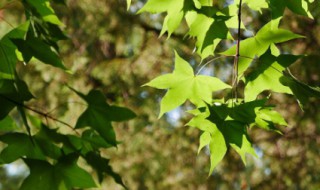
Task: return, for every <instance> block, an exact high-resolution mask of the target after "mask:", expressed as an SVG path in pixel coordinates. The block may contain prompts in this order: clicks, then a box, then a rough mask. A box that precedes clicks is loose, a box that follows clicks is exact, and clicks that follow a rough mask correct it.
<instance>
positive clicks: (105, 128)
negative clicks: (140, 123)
mask: <svg viewBox="0 0 320 190" xmlns="http://www.w3.org/2000/svg"><path fill="white" fill-rule="evenodd" d="M72 90H73V91H74V92H76V93H77V94H78V95H79V96H80V97H81V98H82V99H83V100H85V101H86V102H87V103H88V108H87V109H86V110H85V111H84V112H83V113H82V114H81V116H80V117H79V118H78V121H77V124H76V126H75V128H76V129H77V128H83V127H91V128H92V129H94V130H96V131H97V132H98V133H99V135H101V137H102V138H103V139H104V140H105V141H106V142H107V143H109V144H111V145H113V146H116V145H117V142H116V136H115V132H114V130H113V127H112V125H111V122H112V121H125V120H129V119H132V118H134V117H135V114H134V113H133V112H132V111H130V110H129V109H127V108H122V107H117V106H110V105H108V104H107V103H106V98H105V97H104V95H103V94H102V93H101V92H100V91H97V90H92V91H90V92H89V94H88V95H84V94H82V93H80V92H78V91H76V90H74V89H72Z"/></svg>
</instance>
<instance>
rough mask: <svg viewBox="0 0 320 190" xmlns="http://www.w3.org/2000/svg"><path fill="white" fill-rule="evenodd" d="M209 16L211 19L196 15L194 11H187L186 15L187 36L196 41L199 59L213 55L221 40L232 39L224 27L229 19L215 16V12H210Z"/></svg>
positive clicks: (206, 16)
mask: <svg viewBox="0 0 320 190" xmlns="http://www.w3.org/2000/svg"><path fill="white" fill-rule="evenodd" d="M211 14H212V17H209V16H208V15H204V14H198V13H197V12H196V11H189V12H188V13H187V14H186V20H187V24H188V26H189V28H190V30H189V32H188V35H190V36H191V37H195V38H196V39H197V41H196V47H197V53H198V54H199V55H200V57H201V59H205V58H206V57H208V56H209V55H213V53H214V51H215V49H216V47H217V45H218V44H219V43H220V41H221V40H222V39H233V38H232V36H231V34H230V32H229V29H228V27H227V25H226V21H227V20H228V19H229V17H227V16H224V15H220V16H217V15H216V14H217V12H216V11H212V13H211ZM208 34H210V35H208Z"/></svg>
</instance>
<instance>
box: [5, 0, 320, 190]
mask: <svg viewBox="0 0 320 190" xmlns="http://www.w3.org/2000/svg"><path fill="white" fill-rule="evenodd" d="M8 2H10V3H9V4H7V3H8ZM144 2H145V0H136V1H134V2H133V5H132V6H131V8H130V10H129V11H127V10H126V3H125V0H105V1H97V0H68V1H67V7H65V6H61V5H55V6H54V8H55V10H56V12H57V14H58V15H59V17H60V18H61V20H62V22H63V23H64V24H65V26H64V30H65V31H66V34H67V35H68V36H69V38H70V39H69V40H67V41H64V42H61V43H60V47H61V56H62V59H63V60H64V62H65V64H66V66H67V67H68V68H69V69H70V70H71V71H72V73H73V74H68V73H65V72H63V71H61V70H59V69H55V68H52V67H50V66H46V65H44V64H39V63H37V62H36V61H33V62H32V63H29V64H28V65H26V66H25V65H23V64H19V65H18V72H19V75H20V76H21V77H22V78H23V79H24V80H26V81H27V83H28V84H29V86H30V90H31V92H32V93H33V94H34V95H35V97H36V98H37V99H36V100H33V101H31V102H30V103H29V105H30V106H32V107H36V108H37V109H40V110H43V111H44V112H50V113H51V114H52V115H54V116H56V117H58V118H61V120H65V121H68V122H70V123H71V124H72V123H74V122H75V119H76V118H77V116H79V114H80V113H81V111H82V110H83V109H84V108H83V105H81V104H79V103H78V102H79V99H78V98H77V97H76V96H75V94H74V93H72V92H70V90H69V89H68V88H67V87H66V84H68V85H70V86H73V87H74V88H76V89H78V90H80V91H82V92H87V91H89V90H90V89H92V88H97V89H100V90H102V91H103V93H104V94H105V95H106V97H107V99H108V102H109V103H110V104H116V105H122V106H126V107H129V108H131V109H132V110H133V111H134V112H135V113H136V114H137V115H138V117H137V118H135V119H133V120H131V121H129V122H126V123H120V124H118V123H116V124H115V130H116V133H117V138H118V140H120V141H121V142H122V144H120V145H119V146H118V149H108V150H106V151H105V156H107V157H109V158H111V165H112V166H113V168H114V170H115V171H116V172H118V173H119V174H120V175H121V176H122V178H123V180H124V182H125V184H126V185H127V186H128V187H129V188H130V189H132V190H148V189H150V190H162V189H166V190H179V189H182V190H184V189H186V190H195V189H198V190H212V189H217V190H218V189H219V190H228V189H259V190H264V189H265V190H268V189H277V190H286V189H294V190H300V189H301V190H303V189H310V190H317V189H320V112H319V109H320V101H319V100H316V99H311V100H310V103H309V104H308V105H307V106H306V107H305V110H304V112H303V111H301V109H300V108H299V106H298V104H297V102H296V101H295V99H294V98H293V97H292V96H289V95H281V94H272V96H271V97H272V98H271V101H270V103H271V104H274V105H276V107H277V110H278V111H279V112H281V113H282V114H283V116H284V117H285V119H286V120H287V122H288V124H289V126H288V127H280V129H281V131H282V132H283V135H279V134H277V133H271V132H266V131H263V130H260V129H254V130H251V131H250V134H251V137H252V141H253V143H254V146H255V150H256V152H257V154H258V157H259V158H253V157H250V156H248V162H247V165H246V166H244V164H243V163H242V161H241V159H240V158H239V156H238V155H236V153H235V152H233V151H232V150H230V151H229V152H228V153H227V156H226V158H225V159H224V160H223V161H222V163H220V164H219V165H218V167H217V168H216V169H215V171H214V172H213V174H212V175H210V176H208V172H209V156H208V150H204V151H202V152H201V153H200V154H199V155H197V148H198V144H199V142H198V139H199V135H200V132H199V131H198V130H196V129H193V128H190V127H188V126H185V123H187V122H188V120H189V119H190V117H191V115H189V114H187V113H185V112H184V111H185V110H186V109H190V106H191V105H189V104H186V105H185V106H183V107H181V108H177V109H175V110H173V111H172V112H170V113H169V114H166V115H165V116H164V117H163V118H161V119H157V116H158V113H159V101H160V100H161V97H162V96H163V95H164V93H165V92H164V91H160V90H156V89H152V88H148V87H141V86H142V85H143V84H145V83H146V82H148V81H150V80H151V79H153V78H155V77H156V76H158V75H160V74H164V73H168V72H171V71H172V69H173V59H174V51H173V50H174V49H175V50H177V51H178V52H179V53H180V55H181V56H182V57H184V58H185V59H186V60H188V61H189V62H190V63H191V65H192V66H193V67H194V68H195V69H199V62H200V58H199V57H198V56H197V55H196V54H194V53H193V50H194V40H193V39H189V38H188V37H186V36H185V33H186V32H187V27H186V25H185V23H183V24H182V25H181V27H180V28H179V29H178V30H177V31H176V32H175V33H174V34H173V35H172V36H171V38H169V39H167V36H166V35H164V36H163V37H160V38H159V34H160V31H161V26H162V21H163V16H164V15H161V14H156V15H150V14H139V15H137V14H136V12H137V10H139V8H141V7H142V6H143V3H144ZM224 3H225V2H224V1H217V3H216V4H219V6H223V4H224ZM4 5H5V6H4ZM311 10H312V14H313V15H314V17H315V19H314V20H310V19H307V18H304V17H300V16H296V15H293V14H292V13H291V12H290V11H286V13H285V16H284V18H283V21H282V24H281V26H282V27H283V28H287V29H290V30H292V31H294V32H296V33H298V34H302V35H304V36H306V38H304V39H299V40H295V41H292V42H289V43H285V44H281V45H279V46H278V47H279V48H280V49H281V51H282V52H286V53H293V54H308V55H309V56H307V57H305V58H303V59H301V60H300V61H298V62H297V63H295V64H294V65H292V66H291V67H290V70H291V72H292V73H293V74H294V75H295V76H296V77H297V78H298V79H300V80H302V81H304V82H306V83H308V84H310V85H314V86H320V79H319V77H320V69H319V68H320V9H319V3H314V6H313V7H311ZM24 19H25V18H24V16H23V7H22V5H21V3H20V2H19V1H17V0H13V1H5V0H0V36H3V35H4V34H5V33H6V32H8V31H9V30H11V29H12V28H13V27H15V26H18V25H19V23H21V22H23V21H24ZM269 19H270V12H268V11H264V12H263V14H262V15H261V14H259V13H257V12H252V11H250V10H249V9H247V8H246V7H244V15H243V20H244V23H245V25H246V26H247V28H248V29H249V30H250V32H249V33H245V34H250V33H251V34H253V33H255V32H256V31H257V30H258V29H259V28H261V26H263V24H265V23H266V22H268V20H269ZM244 37H245V36H244ZM226 44H227V43H226ZM226 44H222V45H221V46H220V47H219V49H218V51H219V50H223V49H225V48H226V47H225V45H226ZM210 59H212V58H209V59H208V60H205V61H210ZM203 72H204V74H210V75H214V76H217V77H220V78H223V79H224V80H226V81H230V80H231V76H230V74H231V72H232V60H228V59H219V60H216V61H215V62H214V63H213V64H209V65H208V66H207V67H206V68H205V69H204V70H203ZM266 94H267V93H266ZM0 109H1V106H0ZM49 124H50V126H52V127H62V126H59V124H57V123H54V122H52V121H51V122H50V121H49ZM3 146H4V145H3V144H0V148H1V147H3ZM27 175H28V168H27V167H26V166H25V165H24V164H23V162H20V161H19V162H15V163H12V164H9V165H5V166H2V167H1V168H0V190H16V189H18V187H19V185H20V183H21V181H22V180H23V179H24V178H25V177H26V176H27ZM93 175H95V174H94V173H93ZM98 189H101V190H106V189H111V190H117V189H122V187H121V186H119V185H117V184H116V183H115V182H114V181H113V180H112V179H111V178H106V179H105V182H104V183H103V184H102V186H101V187H99V188H97V190H98Z"/></svg>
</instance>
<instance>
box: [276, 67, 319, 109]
mask: <svg viewBox="0 0 320 190" xmlns="http://www.w3.org/2000/svg"><path fill="white" fill-rule="evenodd" d="M280 82H281V83H282V84H283V85H285V86H287V87H289V88H290V89H291V91H292V92H293V94H294V96H295V97H296V98H297V100H298V103H299V105H300V107H301V108H303V105H305V104H306V103H307V101H308V100H309V98H311V97H315V98H320V87H312V86H309V85H307V84H305V83H303V82H300V81H298V80H297V79H296V78H295V77H294V76H292V75H291V74H290V73H286V75H284V76H282V77H281V78H280Z"/></svg>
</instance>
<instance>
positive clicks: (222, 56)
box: [196, 55, 227, 75]
mask: <svg viewBox="0 0 320 190" xmlns="http://www.w3.org/2000/svg"><path fill="white" fill-rule="evenodd" d="M224 57H227V56H224V55H221V56H219V57H215V58H213V59H211V60H209V61H207V62H206V63H205V64H203V65H202V67H201V68H200V69H199V70H198V72H197V74H196V75H199V74H200V72H201V71H202V69H203V68H204V67H206V66H207V65H208V64H209V63H212V62H214V61H215V60H217V59H220V58H224Z"/></svg>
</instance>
